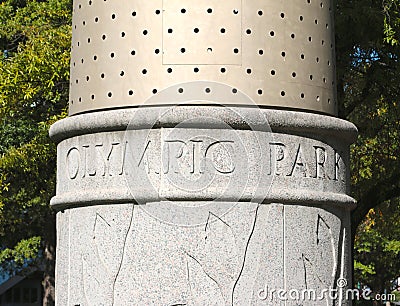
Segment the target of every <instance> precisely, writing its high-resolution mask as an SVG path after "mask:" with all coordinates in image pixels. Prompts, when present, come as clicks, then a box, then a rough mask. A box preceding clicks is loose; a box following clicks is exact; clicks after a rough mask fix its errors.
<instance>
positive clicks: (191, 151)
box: [66, 140, 235, 180]
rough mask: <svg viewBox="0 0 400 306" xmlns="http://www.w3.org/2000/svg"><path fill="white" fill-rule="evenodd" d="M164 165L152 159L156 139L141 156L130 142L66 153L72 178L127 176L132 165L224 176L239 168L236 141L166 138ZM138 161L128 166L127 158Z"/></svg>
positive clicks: (165, 171)
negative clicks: (208, 171) (235, 150)
mask: <svg viewBox="0 0 400 306" xmlns="http://www.w3.org/2000/svg"><path fill="white" fill-rule="evenodd" d="M161 147H162V150H161V155H162V158H161V165H157V163H155V162H154V160H152V159H151V156H152V154H154V152H155V151H156V150H157V147H156V145H155V144H154V143H153V141H151V140H148V141H147V142H146V144H145V146H144V147H143V149H142V150H141V151H139V154H137V156H127V155H128V154H134V153H133V152H132V150H130V149H129V143H128V142H123V143H121V142H112V143H111V144H108V145H105V144H103V143H97V144H84V145H81V146H73V147H71V148H70V149H69V150H68V151H67V154H66V168H67V173H66V174H67V176H68V178H69V179H71V180H75V179H77V178H78V177H80V178H87V177H94V176H103V177H104V176H117V175H123V174H124V173H126V171H130V172H134V169H129V168H131V167H132V166H133V167H136V168H139V169H145V170H146V172H147V173H148V174H150V173H155V174H160V173H161V172H162V173H163V174H168V173H181V174H203V173H205V172H206V171H207V170H206V169H213V171H215V172H216V173H219V174H221V175H228V174H231V173H233V172H234V171H235V165H234V162H233V159H232V154H233V151H234V141H232V140H219V141H213V142H211V143H206V142H203V141H202V140H190V141H183V140H165V141H163V145H162V146H161ZM127 159H129V160H131V161H132V160H134V161H135V162H134V164H133V165H129V166H128V165H127V163H126V160H127Z"/></svg>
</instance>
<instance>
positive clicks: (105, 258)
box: [50, 0, 357, 306]
mask: <svg viewBox="0 0 400 306" xmlns="http://www.w3.org/2000/svg"><path fill="white" fill-rule="evenodd" d="M333 28H334V26H333V11H332V3H331V1H329V0H318V1H317V0H293V1H277V0H263V1H261V0H249V1H241V0H226V1H221V0H204V1H191V0H186V1H182V0H152V1H149V0H131V1H126V0H118V1H116V0H104V1H101V0H74V9H73V25H72V31H73V35H72V58H71V83H70V104H69V115H70V116H69V117H68V118H66V119H63V120H61V121H59V122H57V123H55V124H54V125H53V126H52V128H51V130H50V135H51V137H52V139H53V140H54V141H55V142H56V143H57V144H58V149H57V150H58V152H57V154H58V169H57V192H56V196H55V197H54V198H53V199H52V201H51V205H52V207H53V208H54V209H56V210H57V263H56V303H57V305H59V306H63V305H68V306H73V305H80V306H87V305H116V306H117V305H118V306H119V305H163V306H164V305H168V306H172V305H235V306H236V305H237V306H243V305H350V304H351V301H350V300H349V299H348V297H346V290H347V289H348V288H349V287H350V285H351V284H350V281H349V279H350V277H351V270H350V268H351V255H350V254H351V250H350V246H351V241H350V211H351V209H353V208H354V207H355V201H354V200H353V199H352V198H351V197H350V196H349V145H350V144H351V143H352V142H353V141H354V139H355V136H356V133H357V131H356V128H355V127H354V125H352V124H351V123H349V122H346V121H344V120H341V119H338V118H336V117H335V114H336V112H337V101H336V94H335V87H336V85H335V55H334V49H335V47H334V33H333Z"/></svg>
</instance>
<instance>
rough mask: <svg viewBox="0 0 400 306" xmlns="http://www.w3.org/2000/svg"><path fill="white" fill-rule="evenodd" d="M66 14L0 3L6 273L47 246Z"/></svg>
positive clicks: (65, 63)
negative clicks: (51, 136)
mask: <svg viewBox="0 0 400 306" xmlns="http://www.w3.org/2000/svg"><path fill="white" fill-rule="evenodd" d="M71 8H72V3H71V1H65V0H61V1H59V0H57V1H53V0H51V1H21V0H20V1H17V0H10V1H2V2H1V4H0V50H1V51H0V124H1V127H2V128H1V130H0V264H1V265H2V267H3V269H7V270H8V271H15V268H16V267H18V266H22V265H23V264H24V262H26V261H27V260H34V259H36V260H37V259H38V254H39V251H41V252H40V253H42V254H43V251H44V250H45V248H46V247H47V246H48V243H49V242H50V241H54V239H53V236H54V235H53V234H51V233H50V232H49V231H52V230H53V228H52V226H51V225H52V224H53V223H54V221H53V220H54V216H53V212H52V211H51V210H50V209H49V200H50V198H51V196H52V195H53V194H54V190H55V159H56V151H55V145H54V144H53V143H52V142H51V141H50V139H49V137H48V128H49V126H50V125H51V124H52V123H53V122H55V121H56V120H58V119H59V118H61V117H63V116H65V109H66V105H67V101H68V85H69V81H68V77H69V56H70V55H69V53H70V51H69V50H70V39H71V26H70V24H71ZM42 257H43V256H42ZM31 263H32V262H31Z"/></svg>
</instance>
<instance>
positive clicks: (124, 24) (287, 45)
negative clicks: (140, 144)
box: [70, 0, 336, 114]
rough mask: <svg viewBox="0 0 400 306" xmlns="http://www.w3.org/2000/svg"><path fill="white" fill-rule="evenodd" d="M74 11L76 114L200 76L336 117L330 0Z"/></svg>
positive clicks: (106, 4)
mask: <svg viewBox="0 0 400 306" xmlns="http://www.w3.org/2000/svg"><path fill="white" fill-rule="evenodd" d="M73 13H74V17H73V41H72V60H71V95H70V114H77V113H81V112H86V111H91V110H99V109H107V108H115V107H129V106H135V105H141V104H143V103H144V102H145V101H147V100H148V99H149V98H150V97H151V96H152V95H154V94H156V93H157V92H159V91H161V90H163V89H165V88H168V87H170V86H171V85H174V84H179V83H185V82H190V81H197V80H207V81H215V82H219V83H224V84H227V85H229V86H232V87H234V88H237V89H238V90H240V91H241V92H243V93H245V94H246V95H248V96H249V97H250V98H251V99H252V100H254V101H255V102H256V103H257V104H258V105H260V106H271V107H287V108H294V109H303V110H312V111H318V112H322V113H327V114H335V113H336V97H335V63H334V62H335V61H334V39H333V21H332V4H331V0H293V1H282V0H249V1H241V0H225V1H221V0H203V1H182V0H152V1H148V0H132V1H126V0H118V1H116V0H104V1H100V0H98V1H93V0H75V1H74V12H73ZM212 94H213V92H212V91H211V99H212ZM230 94H231V95H232V100H233V101H235V99H234V95H235V92H232V93H230ZM176 95H177V96H178V95H179V93H176ZM237 103H239V104H240V102H232V104H237Z"/></svg>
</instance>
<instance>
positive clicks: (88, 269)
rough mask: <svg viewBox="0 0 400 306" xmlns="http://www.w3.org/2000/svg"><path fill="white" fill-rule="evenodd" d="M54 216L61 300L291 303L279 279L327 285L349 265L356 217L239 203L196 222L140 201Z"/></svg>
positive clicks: (290, 284)
mask: <svg viewBox="0 0 400 306" xmlns="http://www.w3.org/2000/svg"><path fill="white" fill-rule="evenodd" d="M57 218H58V229H59V237H58V239H59V240H58V245H59V247H58V251H59V252H60V253H59V254H62V255H61V256H60V257H61V258H62V260H59V261H57V297H58V301H57V302H58V305H284V303H283V302H281V301H280V300H279V299H278V297H277V296H276V293H275V295H274V293H273V292H272V291H273V290H274V289H275V290H278V289H285V288H286V289H288V290H289V289H293V288H296V289H299V290H302V289H310V288H314V289H315V290H317V292H318V293H320V292H321V291H322V290H323V289H325V288H330V287H332V286H335V281H336V280H337V279H338V278H339V277H341V276H348V272H349V271H348V270H347V268H346V265H347V262H346V257H347V256H348V255H347V252H348V247H349V246H348V245H346V242H345V240H344V239H343V238H344V232H345V231H347V230H348V229H349V223H348V219H347V217H346V216H345V214H343V213H340V212H339V211H338V210H332V209H323V208H317V207H304V206H298V205H283V204H269V205H259V204H256V203H239V204H237V205H235V206H234V208H233V209H231V210H230V211H229V212H228V213H226V214H225V215H223V216H217V215H214V214H213V213H212V212H210V215H209V218H208V219H207V220H205V224H202V225H198V226H194V227H179V226H176V225H170V224H165V223H163V222H161V221H159V220H156V219H154V218H153V217H152V216H150V215H149V214H148V213H147V212H146V211H145V210H143V209H142V208H141V207H140V206H138V205H133V204H119V205H106V206H90V207H83V208H75V209H70V210H66V211H65V212H59V213H58V216H57ZM299 220H301V222H299ZM342 244H343V245H344V248H342ZM343 250H344V251H345V253H346V254H343V253H342V252H343ZM60 257H59V258H60ZM267 292H269V294H270V295H268V296H266V294H267ZM327 303H328V304H327ZM286 305H298V304H296V303H295V302H290V301H288V302H287V304H286ZM307 305H336V304H334V302H333V301H329V299H328V298H326V299H323V300H322V301H315V302H312V301H308V302H307ZM338 305H339V304H338Z"/></svg>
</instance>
